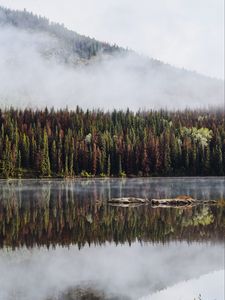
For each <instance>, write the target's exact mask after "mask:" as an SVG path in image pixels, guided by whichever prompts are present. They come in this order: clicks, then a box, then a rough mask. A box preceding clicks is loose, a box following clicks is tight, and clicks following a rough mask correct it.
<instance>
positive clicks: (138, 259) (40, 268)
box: [0, 242, 223, 300]
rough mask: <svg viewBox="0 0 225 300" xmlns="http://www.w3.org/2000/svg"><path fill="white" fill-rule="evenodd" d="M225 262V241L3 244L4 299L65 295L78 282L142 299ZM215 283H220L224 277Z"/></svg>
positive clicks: (108, 295)
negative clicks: (5, 246) (47, 245)
mask: <svg viewBox="0 0 225 300" xmlns="http://www.w3.org/2000/svg"><path fill="white" fill-rule="evenodd" d="M222 268H223V245H211V246H208V245H207V244H198V243H193V244H191V245H188V244H187V243H185V242H183V243H170V244H168V245H166V246H164V245H150V244H143V245H140V244H138V243H134V244H132V246H131V247H130V246H128V245H126V244H125V245H123V246H115V245H113V244H106V245H105V246H104V247H99V246H97V247H96V246H92V247H85V248H83V249H82V250H81V251H80V250H78V248H77V247H76V246H71V247H70V248H69V249H68V248H62V247H56V249H51V248H50V249H49V250H47V249H43V248H40V249H38V248H36V249H32V250H26V249H23V248H22V249H19V250H17V251H13V252H11V251H8V250H1V251H0V269H1V280H0V299H1V300H9V299H13V296H14V297H15V295H16V299H18V300H20V299H21V300H22V299H23V300H30V299H32V300H42V299H43V300H45V299H63V298H60V297H63V296H62V295H63V294H64V295H66V293H67V292H68V291H69V290H73V289H75V287H81V288H82V287H83V288H87V287H89V288H92V289H93V290H94V291H96V293H97V292H99V293H100V292H101V293H102V294H104V295H105V299H112V298H113V297H116V299H138V298H139V297H141V296H147V295H149V294H153V293H154V292H156V291H158V290H162V289H165V288H166V287H168V286H171V285H174V284H177V283H179V282H181V281H184V280H189V279H192V278H198V277H200V276H201V275H203V274H206V273H210V272H213V271H218V270H221V269H222ZM220 280H221V279H220ZM211 284H212V286H213V287H214V286H215V287H217V286H219V287H220V289H221V283H219V282H217V283H216V282H212V283H211ZM214 289H215V288H214ZM218 292H219V291H218ZM220 293H221V290H220ZM196 296H198V294H197V295H196ZM65 297H66V296H65ZM65 299H66V298H65ZM74 299H75V298H74ZM103 299H104V298H103ZM153 299H154V298H153ZM185 299H186V298H185ZM206 299H208V298H206ZM218 300H222V298H218Z"/></svg>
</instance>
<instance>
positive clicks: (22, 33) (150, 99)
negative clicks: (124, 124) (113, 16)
mask: <svg viewBox="0 0 225 300" xmlns="http://www.w3.org/2000/svg"><path fill="white" fill-rule="evenodd" d="M0 70H1V72H0V81H1V86H0V104H1V106H3V105H16V106H27V105H30V106H44V105H49V106H53V105H54V106H56V107H62V106H66V105H67V106H68V107H70V108H74V107H75V106H76V105H80V106H83V107H88V108H92V107H100V108H106V109H112V108H126V107H129V108H131V109H134V110H137V109H139V108H161V107H165V106H166V107H167V108H185V107H207V106H209V105H210V106H212V105H217V106H220V105H222V103H223V95H224V91H223V85H224V82H223V81H221V80H216V79H211V78H207V77H205V76H202V75H199V74H197V73H195V72H190V71H186V70H183V69H178V68H174V67H172V66H170V65H168V64H164V63H162V62H159V61H157V60H154V59H150V58H146V57H142V56H140V55H138V54H136V53H134V52H132V51H128V50H125V49H123V48H120V47H118V46H115V45H114V46H111V45H109V44H107V43H103V42H99V41H96V40H95V39H91V38H89V37H85V36H82V35H79V34H77V33H75V32H73V31H71V30H68V29H66V28H65V27H64V26H63V25H59V24H55V23H50V22H49V21H48V20H47V19H46V18H43V17H38V16H35V15H33V14H32V13H28V12H26V11H13V10H9V9H6V8H2V7H0Z"/></svg>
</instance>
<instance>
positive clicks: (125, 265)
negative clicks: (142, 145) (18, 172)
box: [0, 178, 225, 300]
mask: <svg viewBox="0 0 225 300" xmlns="http://www.w3.org/2000/svg"><path fill="white" fill-rule="evenodd" d="M178 195H190V196H192V197H193V198H195V199H198V200H216V201H217V203H216V204H214V205H206V204H199V205H196V206H193V207H189V208H173V207H171V208H153V207H151V205H150V204H147V205H142V206H138V207H119V206H118V207H116V206H110V205H109V204H108V203H107V200H108V199H110V198H112V197H127V196H136V197H143V198H146V197H147V198H149V199H151V198H169V197H175V196H178ZM224 200H225V179H224V178H158V179H149V178H146V179H110V180H108V179H102V180H101V179H99V180H78V179H76V180H21V181H17V180H12V181H5V180H2V181H0V300H11V299H12V300H14V299H18V300H74V299H142V300H144V299H151V300H164V299H165V300H194V299H196V300H197V299H202V300H224V253H225V252H224V237H225V207H224Z"/></svg>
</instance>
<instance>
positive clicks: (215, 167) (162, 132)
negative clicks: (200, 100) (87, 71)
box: [0, 107, 225, 178]
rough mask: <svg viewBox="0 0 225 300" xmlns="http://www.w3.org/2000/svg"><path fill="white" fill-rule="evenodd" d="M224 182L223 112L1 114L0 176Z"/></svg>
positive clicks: (26, 112)
mask: <svg viewBox="0 0 225 300" xmlns="http://www.w3.org/2000/svg"><path fill="white" fill-rule="evenodd" d="M209 175H216V176H222V175H225V127H224V113H223V112H222V111H219V110H218V111H216V110H215V111H204V110H202V111H200V110H185V111H174V112H171V111H166V110H160V111H139V112H136V113H134V112H131V111H129V110H127V111H116V110H114V111H112V112H104V111H101V110H92V111H90V110H86V111H84V110H82V109H81V108H79V107H77V108H76V110H74V111H70V110H68V109H63V110H58V111H55V110H54V109H51V110H48V109H47V108H46V109H45V110H32V109H24V110H18V109H13V108H10V109H6V110H0V176H1V177H2V178H9V177H38V176H41V177H46V176H47V177H48V176H49V177H50V176H52V177H57V176H59V177H73V176H83V177H89V176H102V177H104V176H121V177H123V176H209Z"/></svg>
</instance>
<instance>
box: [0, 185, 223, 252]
mask: <svg viewBox="0 0 225 300" xmlns="http://www.w3.org/2000/svg"><path fill="white" fill-rule="evenodd" d="M131 181H132V180H128V183H127V180H125V179H124V180H122V181H117V180H111V181H110V180H99V181H96V180H90V181H85V180H83V181H82V180H80V181H78V182H76V183H75V182H74V181H61V180H56V181H47V180H46V181H45V180H43V181H35V180H34V181H32V180H31V181H28V182H26V188H25V189H24V186H23V182H21V181H8V182H7V184H5V185H1V187H0V189H1V191H0V247H10V248H13V249H15V248H17V247H21V246H26V247H34V246H46V247H50V246H53V247H54V246H56V245H63V246H69V245H72V244H76V245H78V247H79V248H81V247H83V246H84V245H85V244H89V245H91V244H96V245H99V244H100V245H101V244H104V243H105V242H115V243H116V244H123V243H125V242H127V243H129V244H131V243H132V242H135V241H139V242H141V243H144V242H155V243H157V242H162V243H165V242H168V241H170V240H177V241H183V240H186V241H188V242H192V241H214V242H219V241H220V242H221V241H222V240H223V238H224V232H225V207H224V199H225V188H224V186H223V182H222V181H221V187H220V189H217V192H215V190H216V188H215V185H214V186H213V185H211V187H209V186H208V187H207V182H206V183H204V185H205V187H204V189H202V188H199V190H198V189H196V187H197V186H199V187H200V186H201V182H200V183H199V182H197V183H194V184H193V183H192V182H189V184H187V186H186V190H185V192H187V193H188V192H189V193H192V194H193V193H194V196H196V197H198V199H215V200H218V201H217V204H214V205H204V204H203V203H202V204H200V205H196V206H193V207H189V208H173V207H171V208H159V207H158V208H153V207H151V205H141V206H139V207H132V208H124V207H113V206H110V205H109V204H107V199H109V198H110V197H112V196H123V195H124V194H126V193H127V192H126V191H128V194H129V193H133V194H135V193H136V194H140V193H142V194H143V196H146V194H148V195H149V193H150V196H154V197H170V196H173V193H174V192H176V191H177V192H179V188H177V187H179V186H181V185H182V184H181V182H178V183H177V186H176V181H174V183H173V182H172V185H171V182H170V181H169V182H168V183H167V185H166V184H165V187H164V188H163V190H160V188H159V186H158V181H157V180H156V181H154V180H153V181H152V182H151V181H150V182H146V185H145V186H143V185H140V188H139V189H138V185H137V186H136V187H135V188H133V189H131V188H130V187H131V186H132V185H133V184H134V182H133V183H132V182H131ZM186 182H187V181H186ZM116 185H119V188H115V187H116ZM193 185H194V189H193ZM182 188H184V187H182ZM177 189H178V190H177Z"/></svg>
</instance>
